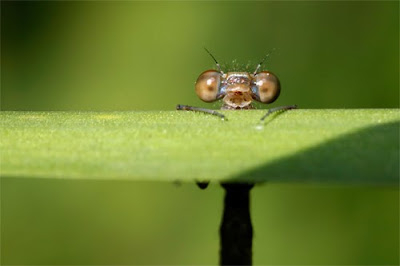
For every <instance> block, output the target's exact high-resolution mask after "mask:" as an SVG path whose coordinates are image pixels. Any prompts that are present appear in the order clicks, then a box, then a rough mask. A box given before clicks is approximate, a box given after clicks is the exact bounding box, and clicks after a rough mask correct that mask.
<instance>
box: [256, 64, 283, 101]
mask: <svg viewBox="0 0 400 266" xmlns="http://www.w3.org/2000/svg"><path fill="white" fill-rule="evenodd" d="M251 90H252V92H253V95H252V96H253V99H254V100H257V101H259V102H262V103H272V102H274V101H275V100H276V99H277V98H278V97H279V94H280V92H281V84H280V82H279V79H278V78H277V76H275V75H274V74H273V73H272V72H269V71H262V72H260V73H257V74H256V75H255V76H254V83H253V86H252V88H251Z"/></svg>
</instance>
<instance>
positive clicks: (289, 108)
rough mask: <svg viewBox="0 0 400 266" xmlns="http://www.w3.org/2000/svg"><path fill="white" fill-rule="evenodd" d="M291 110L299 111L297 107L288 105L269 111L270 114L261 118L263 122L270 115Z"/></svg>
mask: <svg viewBox="0 0 400 266" xmlns="http://www.w3.org/2000/svg"><path fill="white" fill-rule="evenodd" d="M291 109H297V105H287V106H279V107H274V108H271V109H269V110H268V112H267V113H266V114H265V115H264V116H263V117H261V121H264V120H265V118H267V117H268V116H269V115H270V114H272V113H275V112H278V111H285V110H291Z"/></svg>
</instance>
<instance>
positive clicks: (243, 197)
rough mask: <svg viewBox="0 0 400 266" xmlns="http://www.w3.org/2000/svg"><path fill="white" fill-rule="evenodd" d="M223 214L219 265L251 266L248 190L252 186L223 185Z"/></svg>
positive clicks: (251, 241) (251, 233)
mask: <svg viewBox="0 0 400 266" xmlns="http://www.w3.org/2000/svg"><path fill="white" fill-rule="evenodd" d="M222 186H223V188H224V189H225V200H224V214H223V218H222V223H221V228H220V237H221V250H220V265H251V264H252V244H253V227H252V225H251V217H250V208H249V207H250V190H251V188H252V187H253V186H254V185H253V184H246V183H225V184H222Z"/></svg>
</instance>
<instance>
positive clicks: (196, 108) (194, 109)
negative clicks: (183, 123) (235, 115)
mask: <svg viewBox="0 0 400 266" xmlns="http://www.w3.org/2000/svg"><path fill="white" fill-rule="evenodd" d="M176 110H185V111H196V112H203V113H207V114H211V115H215V116H218V117H220V118H222V119H223V120H228V119H227V118H226V117H225V116H224V115H223V114H221V113H218V112H217V111H215V110H211V109H206V108H201V107H194V106H189V105H182V104H178V105H177V106H176Z"/></svg>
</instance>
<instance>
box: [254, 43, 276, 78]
mask: <svg viewBox="0 0 400 266" xmlns="http://www.w3.org/2000/svg"><path fill="white" fill-rule="evenodd" d="M274 50H275V49H273V50H272V51H274ZM271 53H272V52H269V53H268V54H266V55H265V56H264V58H263V60H261V62H260V63H259V64H258V65H257V68H256V70H254V73H253V75H255V74H257V72H258V70H260V67H261V65H262V64H264V62H265V60H266V59H267V58H268V57H269V56H270V55H271Z"/></svg>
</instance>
